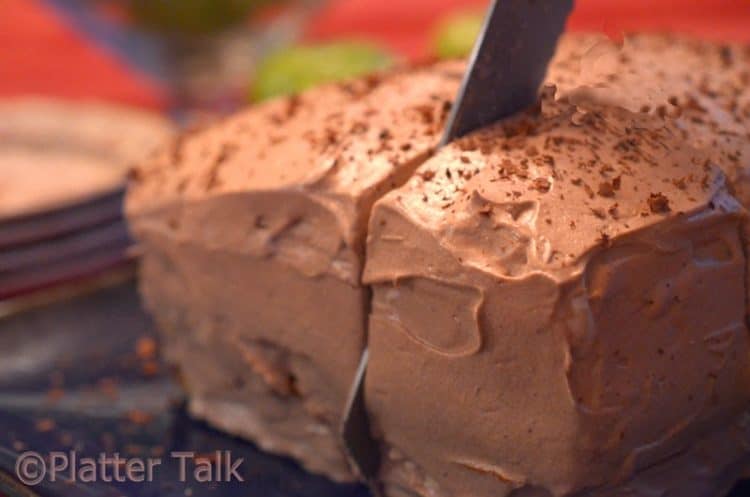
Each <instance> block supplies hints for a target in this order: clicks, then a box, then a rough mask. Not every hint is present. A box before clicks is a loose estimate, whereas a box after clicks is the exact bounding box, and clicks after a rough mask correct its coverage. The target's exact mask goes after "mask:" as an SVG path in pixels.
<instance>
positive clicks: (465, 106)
mask: <svg viewBox="0 0 750 497" xmlns="http://www.w3.org/2000/svg"><path fill="white" fill-rule="evenodd" d="M572 10H573V0H493V2H492V4H491V5H490V8H489V11H488V14H487V17H486V20H485V23H484V26H483V28H482V32H481V35H480V36H479V39H478V40H477V42H476V45H475V46H474V50H473V53H472V55H471V58H470V63H469V67H468V70H467V71H466V75H465V76H464V81H463V83H462V85H461V89H460V91H459V94H458V96H457V98H456V102H455V104H454V105H453V108H452V110H451V114H450V116H449V118H448V124H447V126H446V128H445V132H444V135H443V138H442V140H441V142H440V145H441V146H443V145H446V144H448V143H450V142H451V141H453V140H455V139H456V138H460V137H462V136H464V135H466V134H467V133H470V132H472V131H474V130H476V129H479V128H481V127H483V126H486V125H488V124H492V123H493V122H497V121H500V120H501V119H503V118H507V117H510V116H513V115H514V114H516V113H518V112H520V111H522V110H524V109H526V108H528V107H531V106H532V105H534V104H535V103H536V101H537V97H538V93H539V87H540V86H541V85H542V83H543V81H544V77H545V75H546V73H547V67H548V66H549V62H550V60H551V59H552V56H553V55H554V53H555V48H556V46H557V42H558V40H559V39H560V36H561V35H562V32H563V30H564V29H565V23H566V21H567V19H568V16H569V15H570V12H571V11H572ZM368 361H369V351H368V350H365V351H364V353H363V354H362V359H361V362H360V366H359V369H358V370H357V375H356V377H355V380H354V382H353V385H352V389H351V392H350V394H349V401H348V402H347V408H346V411H345V413H344V419H343V422H342V425H341V436H342V438H343V441H344V446H345V447H346V450H347V452H348V455H349V459H350V460H351V462H352V464H353V466H354V468H355V469H356V471H357V472H358V473H359V476H360V478H361V479H362V480H363V481H364V482H365V483H367V484H368V486H369V487H370V490H371V492H372V494H373V496H374V497H379V496H381V495H382V490H381V488H380V487H379V484H378V482H377V477H378V472H379V468H380V463H381V454H380V450H379V446H378V443H377V441H376V440H375V439H374V437H373V435H372V432H371V430H370V422H369V419H368V415H367V409H366V405H365V390H364V385H365V377H366V374H367V365H368Z"/></svg>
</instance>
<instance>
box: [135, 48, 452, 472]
mask: <svg viewBox="0 0 750 497" xmlns="http://www.w3.org/2000/svg"><path fill="white" fill-rule="evenodd" d="M462 71H463V64H462V63H442V64H439V65H435V66H425V67H421V68H416V69H414V70H409V71H402V72H399V73H396V74H392V75H388V76H383V77H370V78H367V79H364V80H359V81H354V82H349V83H345V84H341V85H335V86H327V87H323V88H319V89H316V90H313V91H310V92H307V93H304V94H302V95H300V96H299V97H293V98H289V99H284V100H276V101H272V102H269V103H267V104H263V105H260V106H258V107H254V108H251V109H249V110H247V111H245V112H243V113H241V114H239V115H237V116H235V117H232V118H229V119H227V120H226V121H224V122H222V123H220V124H218V125H215V126H213V127H211V128H208V129H204V130H200V131H197V132H194V133H192V134H189V135H187V136H184V137H183V138H182V139H180V140H179V141H177V142H175V143H174V145H173V146H172V147H171V148H170V149H168V150H164V151H163V152H162V153H161V154H160V155H159V156H158V157H156V158H154V159H153V160H152V161H150V163H148V164H146V165H144V166H143V167H141V168H139V169H137V170H135V171H134V173H133V175H132V176H133V179H132V185H131V188H130V191H129V195H128V199H127V213H128V219H129V222H130V225H131V228H132V230H133V232H134V234H135V236H136V237H137V239H138V240H139V242H140V246H141V247H142V251H143V254H144V255H143V262H142V268H141V289H142V293H143V296H144V299H145V303H146V306H147V307H148V309H149V310H150V311H151V312H152V313H153V315H154V316H155V318H156V320H157V321H158V324H159V325H160V327H161V329H162V330H163V332H164V333H163V338H164V350H165V353H166V354H167V357H168V359H169V360H170V361H171V362H173V363H174V364H176V365H177V366H178V367H179V369H180V371H181V374H182V377H183V379H184V383H185V385H186V387H187V390H188V394H189V396H190V411H191V413H192V414H193V415H194V416H196V417H198V418H201V419H205V420H206V421H208V422H209V423H210V424H212V425H214V426H216V427H219V428H221V429H224V430H226V431H228V432H230V433H233V434H236V435H239V436H242V437H246V438H248V439H251V440H254V441H256V442H257V443H258V444H259V445H260V446H261V447H263V448H265V449H267V450H269V451H272V452H277V453H282V454H288V455H291V456H293V457H295V458H297V459H298V460H300V461H301V462H302V463H303V464H304V465H305V466H306V467H307V468H308V469H310V470H311V471H314V472H321V473H324V474H326V475H328V476H330V477H332V478H334V479H336V480H341V481H349V480H352V479H353V475H352V473H351V471H350V468H349V466H348V464H347V462H346V459H345V457H344V454H343V451H342V447H341V443H340V441H339V438H338V427H339V424H340V422H341V417H342V415H343V410H344V403H345V401H346V397H347V394H348V391H349V389H350V385H351V382H352V380H353V376H354V372H355V370H356V367H357V364H358V362H359V358H360V355H361V353H362V350H363V348H364V346H365V341H366V329H365V325H366V318H367V311H368V307H369V291H368V289H367V288H365V287H364V286H362V285H361V283H360V277H361V271H362V267H363V264H364V243H365V237H366V232H365V231H366V226H367V222H368V219H369V214H370V209H371V206H372V204H373V203H374V202H375V200H377V199H378V198H379V197H380V196H382V195H383V194H385V193H386V192H388V191H390V190H392V189H393V188H395V187H397V186H400V185H401V184H403V183H404V182H405V181H406V180H407V179H408V178H409V177H410V176H411V174H412V172H413V171H414V169H415V168H416V167H418V166H419V165H420V164H421V163H422V162H423V161H424V160H425V159H426V158H427V157H429V156H430V154H431V153H432V152H433V149H434V147H435V146H436V144H437V142H438V139H439V137H440V133H441V132H442V127H443V123H444V121H445V119H446V117H447V114H448V111H449V109H450V102H451V100H452V98H453V97H454V95H455V94H456V92H457V91H458V87H459V84H460V80H461V76H462Z"/></svg>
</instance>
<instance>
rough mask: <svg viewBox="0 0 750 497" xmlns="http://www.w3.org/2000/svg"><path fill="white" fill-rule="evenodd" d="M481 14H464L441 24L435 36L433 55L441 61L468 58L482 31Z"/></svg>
mask: <svg viewBox="0 0 750 497" xmlns="http://www.w3.org/2000/svg"><path fill="white" fill-rule="evenodd" d="M483 23H484V18H483V17H482V15H481V14H476V13H464V14H459V15H454V16H452V17H449V18H448V19H446V20H445V21H444V22H442V23H441V24H440V25H439V26H438V29H437V32H436V36H435V53H436V55H437V56H438V57H440V58H441V59H454V58H462V57H468V56H469V55H470V54H471V51H472V49H473V48H474V42H475V41H476V39H477V37H478V36H479V33H480V32H481V31H482V25H483Z"/></svg>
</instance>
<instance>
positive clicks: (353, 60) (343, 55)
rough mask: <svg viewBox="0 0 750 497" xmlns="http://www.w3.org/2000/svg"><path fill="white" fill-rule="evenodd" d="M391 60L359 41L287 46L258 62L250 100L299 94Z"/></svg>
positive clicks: (373, 68)
mask: <svg viewBox="0 0 750 497" xmlns="http://www.w3.org/2000/svg"><path fill="white" fill-rule="evenodd" d="M394 60H395V58H394V57H393V56H392V55H391V54H390V53H388V52H387V51H386V50H383V49H382V48H379V47H377V46H375V45H371V44H369V43H362V42H335V43H326V44H318V45H297V46H292V47H288V48H285V49H282V50H280V51H278V52H275V53H273V54H271V55H270V56H268V57H267V58H266V59H265V60H263V61H262V62H261V63H260V65H259V67H258V70H257V75H256V79H255V82H254V84H253V86H252V90H251V94H250V98H251V100H252V101H255V102H258V101H261V100H266V99H268V98H272V97H276V96H280V95H291V94H295V93H299V92H301V91H303V90H305V89H307V88H310V87H313V86H317V85H320V84H323V83H330V82H334V81H341V80H346V79H349V78H353V77H357V76H361V75H364V74H367V73H370V72H374V71H378V70H382V69H387V68H388V67H390V66H391V65H392V64H393V62H394Z"/></svg>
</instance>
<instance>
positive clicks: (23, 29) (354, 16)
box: [0, 0, 750, 112]
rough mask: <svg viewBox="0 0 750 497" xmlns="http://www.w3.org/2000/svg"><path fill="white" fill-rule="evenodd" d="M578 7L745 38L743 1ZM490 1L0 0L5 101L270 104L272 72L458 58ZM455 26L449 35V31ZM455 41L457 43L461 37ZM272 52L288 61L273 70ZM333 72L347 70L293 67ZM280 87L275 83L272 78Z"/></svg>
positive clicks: (636, 24) (613, 20) (609, 0)
mask: <svg viewBox="0 0 750 497" xmlns="http://www.w3.org/2000/svg"><path fill="white" fill-rule="evenodd" d="M576 3H577V7H576V11H575V14H574V15H573V18H572V19H571V21H570V29H573V30H595V31H603V32H606V33H608V34H609V35H611V36H619V35H620V34H621V33H623V32H627V31H633V30H671V31H678V32H687V33H691V34H696V35H700V36H703V37H707V38H713V39H720V40H734V41H750V27H749V26H750V1H748V0H578V1H577V2H576ZM486 4H487V1H486V0H408V1H404V0H157V1H154V0H0V98H10V97H14V96H18V95H28V94H34V95H47V96H55V97H61V98H66V99H90V98H96V99H103V100H109V101H116V102H120V103H125V104H130V105H135V106H140V107H146V108H150V109H155V110H160V111H161V110H169V111H175V110H181V109H184V108H193V109H195V108H198V109H209V110H211V111H220V112H223V111H226V110H229V109H232V108H234V107H236V106H237V105H240V104H242V103H245V102H246V101H247V99H249V98H252V97H253V96H255V97H256V98H263V97H265V96H267V95H270V94H274V93H275V92H280V91H283V90H285V89H288V88H286V87H285V82H284V81H283V79H284V77H283V75H282V76H281V77H279V76H278V75H276V76H274V74H269V72H272V71H273V70H277V71H278V70H280V71H282V72H283V71H287V72H293V73H294V74H295V75H296V79H305V80H306V81H307V80H312V79H315V77H314V76H313V75H309V74H307V75H305V76H306V77H305V78H303V77H302V74H300V73H304V72H305V69H307V71H310V72H315V71H318V72H328V73H330V72H333V73H337V72H343V73H344V74H348V73H350V72H356V71H357V70H362V66H364V69H365V70H366V69H368V68H369V66H370V65H372V66H375V67H378V66H381V65H383V64H384V63H385V62H384V60H383V58H384V57H388V58H390V59H392V60H394V61H398V60H410V61H412V60H419V59H425V58H430V57H435V56H438V55H440V54H441V50H442V52H443V54H444V55H452V54H459V53H460V52H461V50H460V47H459V49H456V48H455V47H453V49H452V48H451V47H445V46H444V45H445V44H446V43H448V44H450V42H451V40H450V37H451V36H453V37H458V38H460V37H461V36H462V34H463V36H464V37H465V38H466V37H467V36H468V35H467V34H466V33H470V32H471V30H472V20H471V19H470V18H469V19H467V14H468V15H469V17H471V15H475V16H476V15H478V14H479V13H481V12H482V11H483V9H484V8H485V7H486ZM451 23H452V25H451ZM451 29H452V30H453V33H450V32H447V31H450V30H451ZM441 30H442V31H443V32H442V36H443V37H444V39H443V40H442V41H441V40H439V39H438V38H439V37H440V36H441V32H440V31H441ZM446 37H447V38H448V40H447V41H446V39H445V38H446ZM469 39H470V37H469ZM330 42H336V43H337V44H342V43H344V44H351V43H353V42H358V43H359V46H357V47H351V46H348V47H341V46H339V47H336V49H337V50H336V52H337V53H336V54H335V55H334V56H333V60H332V59H331V57H330V54H326V55H323V56H321V55H320V54H319V55H318V58H317V59H316V57H315V56H312V55H311V54H309V53H301V54H300V53H296V54H295V53H291V54H289V53H287V54H284V55H283V56H279V54H278V53H277V52H278V51H279V50H284V49H285V47H289V46H291V45H298V44H310V43H330ZM453 42H454V43H458V44H459V45H460V44H461V40H458V41H455V40H454V41H453ZM441 43H442V45H441ZM381 51H382V53H380V52H381ZM269 55H270V56H273V55H276V56H277V58H278V57H281V59H282V60H276V61H270V64H269V61H267V60H266V59H267V58H268V57H269ZM336 59H338V60H336ZM362 59H367V60H365V61H363V60H362ZM368 61H369V62H368ZM264 63H265V64H266V65H270V67H266V65H264ZM334 63H338V64H339V65H341V66H344V67H339V68H321V67H317V68H315V67H312V68H310V67H307V68H306V67H299V68H295V67H288V66H294V65H295V64H298V65H302V66H305V65H307V66H314V65H315V64H317V65H321V64H323V65H325V64H334ZM285 65H286V66H287V67H285ZM347 65H349V66H351V65H354V66H358V67H346V66H347ZM264 69H266V70H265V71H264ZM295 71H296V72H295ZM259 72H260V73H259ZM274 78H275V79H276V81H275V82H274V81H269V80H274ZM279 80H280V81H279ZM274 85H276V86H275V87H274ZM286 85H287V86H289V84H288V83H286Z"/></svg>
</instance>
